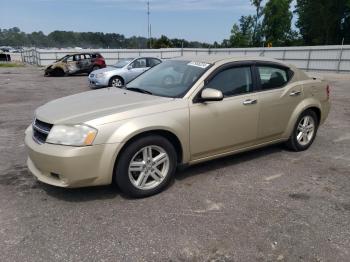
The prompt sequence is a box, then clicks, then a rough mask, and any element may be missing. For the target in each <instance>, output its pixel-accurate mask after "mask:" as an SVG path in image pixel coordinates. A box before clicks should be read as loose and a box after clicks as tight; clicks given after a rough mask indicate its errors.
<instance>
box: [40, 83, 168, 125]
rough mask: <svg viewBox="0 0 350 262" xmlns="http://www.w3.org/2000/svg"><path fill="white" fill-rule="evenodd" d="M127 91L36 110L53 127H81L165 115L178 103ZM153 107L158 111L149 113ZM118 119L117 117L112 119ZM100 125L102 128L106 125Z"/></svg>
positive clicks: (110, 91)
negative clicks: (164, 111) (167, 105)
mask: <svg viewBox="0 0 350 262" xmlns="http://www.w3.org/2000/svg"><path fill="white" fill-rule="evenodd" d="M174 100H175V99H173V98H165V97H158V96H152V95H147V94H141V93H137V92H132V91H128V90H125V89H117V88H105V89H101V90H94V91H88V92H84V93H80V94H76V95H72V96H67V97H64V98H60V99H57V100H54V101H51V102H49V103H47V104H45V105H43V106H41V107H39V108H38V109H37V110H36V117H37V118H38V119H39V120H41V121H44V122H47V123H51V124H79V123H84V122H88V121H92V120H96V119H99V118H101V121H102V119H103V121H105V120H104V119H108V121H119V120H122V119H127V118H131V117H135V116H138V115H142V114H146V113H152V112H153V111H154V110H156V111H161V110H162V109H161V108H162V106H160V105H161V104H163V103H167V102H171V101H174ZM150 107H153V108H154V110H153V111H152V110H148V111H147V110H145V109H146V108H150ZM111 115H114V116H115V117H108V116H111ZM101 121H97V122H99V123H100V124H105V122H101Z"/></svg>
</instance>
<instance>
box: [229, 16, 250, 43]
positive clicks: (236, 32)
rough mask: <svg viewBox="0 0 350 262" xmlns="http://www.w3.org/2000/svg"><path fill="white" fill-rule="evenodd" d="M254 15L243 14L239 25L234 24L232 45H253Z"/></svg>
mask: <svg viewBox="0 0 350 262" xmlns="http://www.w3.org/2000/svg"><path fill="white" fill-rule="evenodd" d="M253 35H254V17H253V16H251V15H249V16H242V17H241V19H240V20H239V25H238V24H234V25H233V27H232V30H231V37H230V40H229V42H230V45H231V47H249V46H252V45H253ZM225 43H226V42H225Z"/></svg>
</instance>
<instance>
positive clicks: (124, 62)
mask: <svg viewBox="0 0 350 262" xmlns="http://www.w3.org/2000/svg"><path fill="white" fill-rule="evenodd" d="M132 60H133V59H121V60H119V61H118V62H117V63H116V64H115V65H113V67H115V68H123V67H124V66H126V65H127V64H129V63H130V62H131V61H132Z"/></svg>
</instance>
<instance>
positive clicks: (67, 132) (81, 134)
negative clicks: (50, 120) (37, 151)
mask: <svg viewBox="0 0 350 262" xmlns="http://www.w3.org/2000/svg"><path fill="white" fill-rule="evenodd" d="M96 135H97V130H96V129H95V128H92V127H90V126H86V125H74V126H65V125H54V126H53V127H52V129H51V130H50V133H49V135H48V137H47V139H46V142H47V143H50V144H58V145H66V146H91V145H92V143H93V142H94V140H95V137H96Z"/></svg>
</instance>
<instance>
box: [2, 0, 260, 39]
mask: <svg viewBox="0 0 350 262" xmlns="http://www.w3.org/2000/svg"><path fill="white" fill-rule="evenodd" d="M146 3H147V1H146V0H0V6H1V15H0V28H3V29H4V28H6V29H7V28H11V27H14V26H17V27H19V28H20V29H21V30H22V31H24V32H33V31H43V32H44V33H46V34H47V33H50V32H52V31H54V30H66V31H76V32H105V33H107V32H109V33H120V34H124V35H125V36H126V37H130V36H133V35H136V36H145V37H147V5H146ZM150 8H151V15H150V19H151V25H152V36H155V37H159V36H161V35H166V36H168V37H170V38H184V39H186V40H191V41H203V42H208V43H213V42H214V41H217V42H221V41H222V40H223V39H225V38H229V35H230V31H231V28H232V25H233V24H234V23H236V22H237V21H238V20H239V18H240V17H241V16H242V15H248V14H254V12H255V11H254V7H252V6H251V4H250V1H249V0H150Z"/></svg>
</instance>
